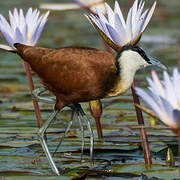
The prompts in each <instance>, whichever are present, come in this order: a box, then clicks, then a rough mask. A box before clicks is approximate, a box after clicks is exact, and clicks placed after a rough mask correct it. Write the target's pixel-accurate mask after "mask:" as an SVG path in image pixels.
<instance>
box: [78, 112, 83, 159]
mask: <svg viewBox="0 0 180 180" xmlns="http://www.w3.org/2000/svg"><path fill="white" fill-rule="evenodd" d="M76 114H77V117H78V120H79V125H80V128H81V142H82V145H81V161H82V157H83V153H84V145H85V142H84V127H83V121H82V118H81V117H80V115H79V111H78V110H77V111H76Z"/></svg>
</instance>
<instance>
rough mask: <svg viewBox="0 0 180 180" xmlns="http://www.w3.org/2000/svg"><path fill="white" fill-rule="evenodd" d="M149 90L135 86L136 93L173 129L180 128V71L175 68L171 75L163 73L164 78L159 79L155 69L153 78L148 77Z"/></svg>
mask: <svg viewBox="0 0 180 180" xmlns="http://www.w3.org/2000/svg"><path fill="white" fill-rule="evenodd" d="M147 81H148V84H149V87H148V89H149V91H148V92H146V91H145V90H143V89H141V88H135V89H136V93H137V94H138V95H139V96H140V97H141V98H142V99H143V100H144V101H145V102H146V103H147V104H148V105H149V107H150V109H151V110H152V111H153V112H154V113H155V115H156V116H157V117H158V118H159V119H160V120H161V121H163V122H164V123H165V124H167V125H168V126H170V127H171V128H172V129H174V130H175V129H179V128H180V93H179V89H180V72H178V70H177V69H176V68H175V69H174V70H173V74H172V76H171V77H170V76H169V74H168V73H167V72H164V73H163V80H161V81H160V80H159V78H158V76H157V74H156V73H155V71H152V79H150V78H147Z"/></svg>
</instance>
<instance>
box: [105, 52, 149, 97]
mask: <svg viewBox="0 0 180 180" xmlns="http://www.w3.org/2000/svg"><path fill="white" fill-rule="evenodd" d="M117 61H118V63H117V65H119V69H120V70H119V71H120V74H119V82H118V83H117V84H116V86H115V87H113V88H112V89H111V91H110V93H108V96H117V95H119V94H121V93H123V92H125V91H126V90H127V89H129V88H130V87H131V85H132V82H133V79H134V76H135V73H136V71H137V70H138V69H140V68H142V67H145V66H148V65H149V64H148V63H147V62H146V61H145V60H144V59H143V58H142V57H141V55H140V54H139V53H137V52H136V51H133V50H126V51H123V52H122V54H121V56H120V58H119V59H118V60H117Z"/></svg>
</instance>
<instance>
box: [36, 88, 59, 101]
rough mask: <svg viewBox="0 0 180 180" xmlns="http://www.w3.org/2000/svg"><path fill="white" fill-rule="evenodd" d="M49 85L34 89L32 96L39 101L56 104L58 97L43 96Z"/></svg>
mask: <svg viewBox="0 0 180 180" xmlns="http://www.w3.org/2000/svg"><path fill="white" fill-rule="evenodd" d="M47 90H48V89H47V87H45V86H43V87H41V88H36V89H34V90H33V91H32V97H33V98H35V99H36V100H37V101H39V102H45V103H49V104H55V103H56V99H55V98H48V97H43V96H42V93H44V92H45V91H47Z"/></svg>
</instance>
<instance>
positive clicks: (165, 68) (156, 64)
mask: <svg viewBox="0 0 180 180" xmlns="http://www.w3.org/2000/svg"><path fill="white" fill-rule="evenodd" d="M149 59H150V63H151V64H152V65H153V66H157V67H159V68H161V69H163V70H165V71H167V70H168V68H167V67H166V66H165V65H164V64H162V63H161V62H160V61H158V60H157V59H155V58H153V57H150V58H149Z"/></svg>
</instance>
